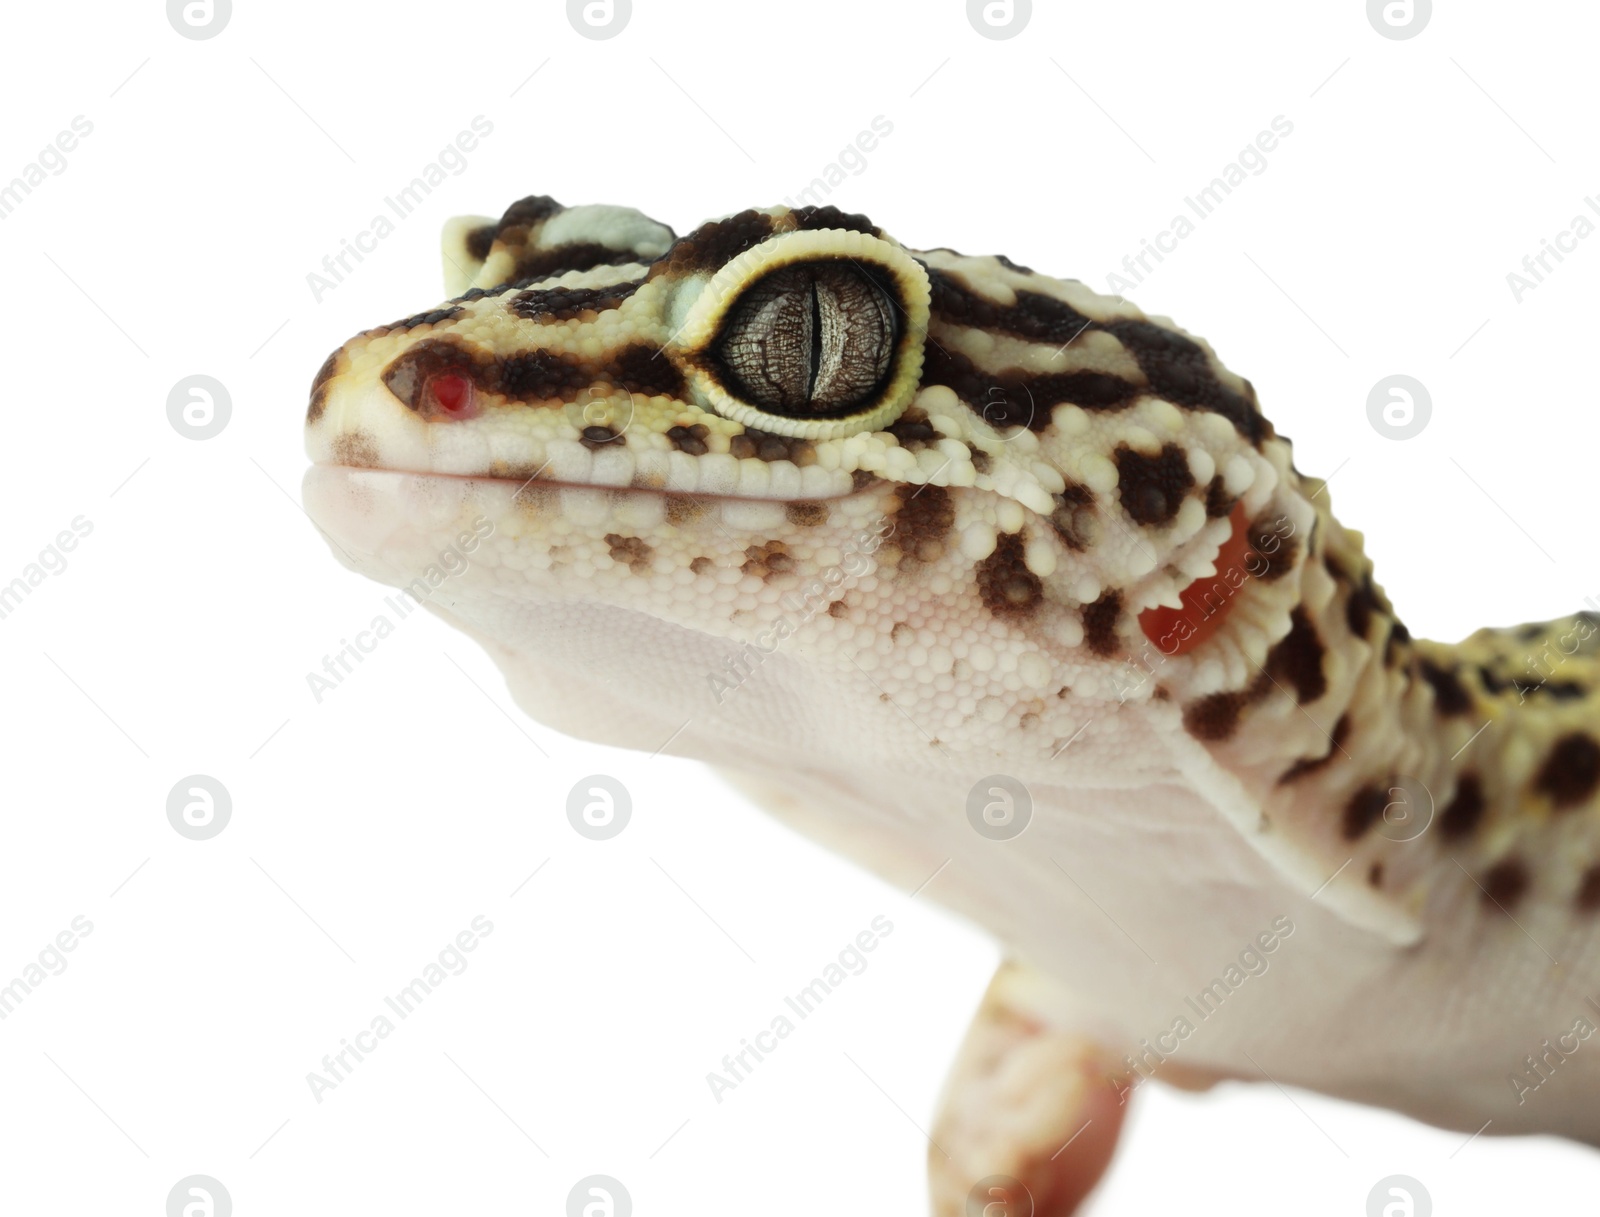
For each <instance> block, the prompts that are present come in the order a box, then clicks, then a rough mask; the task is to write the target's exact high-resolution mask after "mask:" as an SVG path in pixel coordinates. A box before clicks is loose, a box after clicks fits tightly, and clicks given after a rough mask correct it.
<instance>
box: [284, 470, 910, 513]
mask: <svg viewBox="0 0 1600 1217" xmlns="http://www.w3.org/2000/svg"><path fill="white" fill-rule="evenodd" d="M549 463H550V462H548V461H546V462H545V464H544V465H541V466H540V467H539V468H538V469H536V470H534V472H533V473H531V474H528V475H526V476H524V475H521V474H507V473H444V472H440V471H438V470H434V469H393V468H389V467H387V466H381V465H364V464H359V463H355V462H350V461H337V460H335V461H314V462H312V464H311V465H310V467H309V468H308V469H307V473H306V476H307V477H310V476H311V474H312V473H313V471H316V470H323V469H327V470H338V471H340V472H344V473H370V474H389V475H391V476H394V477H399V478H416V479H419V480H421V479H430V478H436V479H438V480H440V481H442V482H446V481H447V482H460V483H474V482H476V483H479V484H484V485H492V486H515V487H516V490H515V491H513V495H515V494H517V493H520V492H521V491H523V490H525V489H527V488H528V487H536V488H538V489H540V490H594V491H606V492H608V493H611V494H617V495H639V496H650V495H653V496H657V497H660V498H681V499H694V500H700V501H707V502H714V503H751V504H762V503H777V504H780V505H781V504H788V503H838V502H842V501H844V500H846V499H853V498H856V497H857V496H861V495H869V494H871V493H873V492H874V491H876V490H878V489H879V488H881V487H882V486H884V485H885V484H886V479H884V478H881V477H879V476H877V475H876V474H868V473H858V474H857V475H856V482H855V484H854V485H852V486H851V488H850V489H849V490H847V491H844V492H843V493H842V494H814V495H806V494H802V495H787V496H784V497H782V498H777V497H762V496H760V495H753V494H719V493H717V492H715V491H709V490H681V489H673V488H671V487H668V486H618V485H610V484H608V483H605V482H583V481H574V480H564V479H560V478H553V477H544V476H541V475H542V474H543V472H544V469H545V468H546V467H547V466H548V465H549Z"/></svg>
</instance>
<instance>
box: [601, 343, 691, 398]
mask: <svg viewBox="0 0 1600 1217" xmlns="http://www.w3.org/2000/svg"><path fill="white" fill-rule="evenodd" d="M602 374H603V375H604V376H605V377H606V379H608V380H611V381H612V382H613V383H615V384H619V385H621V386H622V387H623V388H624V389H626V390H628V392H630V393H643V394H645V395H647V396H652V397H681V396H683V372H682V371H681V370H680V369H679V367H678V365H677V364H675V363H673V362H672V360H670V359H668V358H667V356H666V353H665V352H664V351H662V350H661V349H660V348H659V347H654V346H650V345H649V344H647V343H635V344H633V345H632V346H626V347H623V348H622V350H620V351H618V352H617V353H616V354H615V355H613V356H612V357H611V360H610V361H609V363H608V364H606V365H604V366H603V367H602Z"/></svg>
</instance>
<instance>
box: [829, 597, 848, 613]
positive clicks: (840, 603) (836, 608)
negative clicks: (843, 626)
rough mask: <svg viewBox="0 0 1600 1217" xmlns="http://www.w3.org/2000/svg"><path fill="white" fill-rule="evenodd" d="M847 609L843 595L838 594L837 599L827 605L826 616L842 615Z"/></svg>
mask: <svg viewBox="0 0 1600 1217" xmlns="http://www.w3.org/2000/svg"><path fill="white" fill-rule="evenodd" d="M849 611H850V610H849V609H847V608H845V606H844V597H843V596H840V597H839V598H838V599H837V600H835V601H833V602H832V603H831V604H829V605H828V616H830V617H843V616H844V615H845V614H846V613H847V612H849Z"/></svg>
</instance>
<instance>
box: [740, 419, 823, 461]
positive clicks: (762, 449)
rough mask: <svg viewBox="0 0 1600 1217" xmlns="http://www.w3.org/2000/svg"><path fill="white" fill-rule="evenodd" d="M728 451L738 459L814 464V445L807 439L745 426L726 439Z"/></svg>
mask: <svg viewBox="0 0 1600 1217" xmlns="http://www.w3.org/2000/svg"><path fill="white" fill-rule="evenodd" d="M728 451H729V452H730V453H732V454H733V455H734V456H736V457H738V458H739V459H740V460H745V459H748V458H749V457H755V458H756V459H757V460H762V461H767V462H771V461H790V462H792V463H793V464H796V465H800V466H805V465H814V464H816V446H815V445H814V444H813V443H812V442H811V441H810V440H808V439H796V438H795V437H794V436H790V435H774V434H773V433H772V432H770V431H760V430H757V429H756V428H755V427H746V428H745V429H744V430H743V431H741V432H740V433H739V434H738V435H735V436H732V437H731V438H730V439H729V440H728Z"/></svg>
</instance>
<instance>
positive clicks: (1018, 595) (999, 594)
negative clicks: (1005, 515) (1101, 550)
mask: <svg viewBox="0 0 1600 1217" xmlns="http://www.w3.org/2000/svg"><path fill="white" fill-rule="evenodd" d="M902 548H903V546H902ZM978 595H980V596H981V597H982V598H983V603H984V606H985V607H986V608H987V609H988V610H989V611H990V612H991V613H993V614H994V615H995V616H996V617H1000V618H1003V619H1007V620H1013V621H1016V620H1025V619H1026V618H1028V617H1031V616H1032V615H1033V614H1034V613H1035V612H1036V611H1037V610H1038V608H1039V605H1040V603H1041V602H1042V601H1043V600H1044V585H1043V584H1042V583H1040V582H1039V576H1038V575H1036V574H1034V573H1033V572H1032V571H1031V570H1029V569H1028V564H1027V562H1026V561H1024V559H1023V545H1022V538H1021V537H1020V536H1018V535H1016V534H1015V533H1007V534H1005V535H1004V536H1002V537H1001V538H1000V539H999V542H998V543H997V544H996V545H995V549H994V553H992V554H990V555H989V556H988V557H987V558H985V559H984V560H983V561H982V562H979V563H978Z"/></svg>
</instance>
